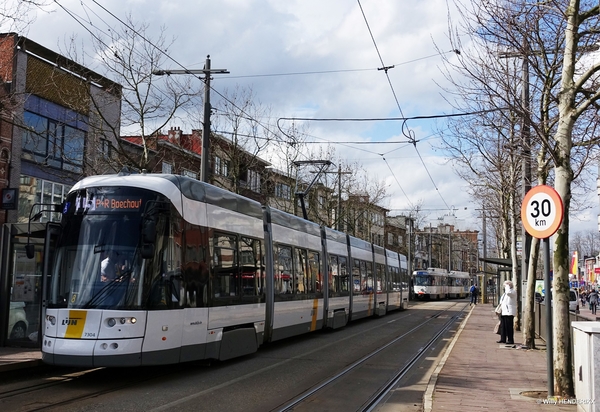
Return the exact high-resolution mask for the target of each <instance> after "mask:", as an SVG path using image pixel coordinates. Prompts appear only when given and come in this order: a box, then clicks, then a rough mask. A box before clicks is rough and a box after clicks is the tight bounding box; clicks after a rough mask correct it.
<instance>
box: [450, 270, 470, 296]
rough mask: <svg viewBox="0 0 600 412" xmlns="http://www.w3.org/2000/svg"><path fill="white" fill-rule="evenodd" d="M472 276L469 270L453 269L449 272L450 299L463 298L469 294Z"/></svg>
mask: <svg viewBox="0 0 600 412" xmlns="http://www.w3.org/2000/svg"><path fill="white" fill-rule="evenodd" d="M470 284H471V276H470V275H469V273H468V272H460V271H457V270H452V271H450V273H449V274H448V297H449V298H450V299H457V298H458V299H462V298H466V297H467V296H468V295H469V285H470Z"/></svg>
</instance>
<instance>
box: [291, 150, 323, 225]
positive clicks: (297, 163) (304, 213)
mask: <svg viewBox="0 0 600 412" xmlns="http://www.w3.org/2000/svg"><path fill="white" fill-rule="evenodd" d="M306 164H309V165H320V166H321V168H320V169H319V170H318V171H317V173H316V174H315V177H314V178H313V180H312V182H310V184H309V185H308V187H307V188H306V189H305V190H304V191H302V192H299V191H297V190H296V196H298V198H300V206H301V207H302V217H304V219H306V220H308V212H307V210H306V204H305V202H304V200H305V197H306V194H307V193H308V192H309V191H310V189H311V188H312V187H313V185H314V184H315V182H316V181H317V179H318V178H319V176H320V175H321V173H323V172H324V171H325V169H327V168H328V167H329V166H330V165H332V164H333V163H332V162H331V161H330V160H297V161H295V162H294V166H296V167H300V166H302V165H306ZM297 188H298V181H296V189H297Z"/></svg>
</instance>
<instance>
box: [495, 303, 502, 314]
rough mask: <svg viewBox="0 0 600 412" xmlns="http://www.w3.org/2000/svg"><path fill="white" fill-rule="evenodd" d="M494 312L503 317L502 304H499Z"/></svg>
mask: <svg viewBox="0 0 600 412" xmlns="http://www.w3.org/2000/svg"><path fill="white" fill-rule="evenodd" d="M494 312H496V313H497V314H498V315H502V303H498V306H496V309H494Z"/></svg>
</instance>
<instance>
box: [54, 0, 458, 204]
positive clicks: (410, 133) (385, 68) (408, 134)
mask: <svg viewBox="0 0 600 412" xmlns="http://www.w3.org/2000/svg"><path fill="white" fill-rule="evenodd" d="M55 2H56V3H57V4H59V6H60V7H61V8H63V9H64V10H65V11H67V12H68V10H67V9H66V7H64V6H62V5H61V4H60V3H59V2H58V0H55ZM93 3H94V4H96V5H97V6H98V7H100V8H101V9H103V10H104V11H105V12H106V13H108V14H109V15H110V16H112V17H113V18H115V19H116V20H117V21H119V22H120V23H121V24H123V25H124V26H125V27H127V28H128V29H129V30H131V31H132V32H134V33H135V34H136V35H137V36H139V37H140V38H141V39H143V40H144V41H145V42H147V43H148V44H149V45H151V46H152V47H155V48H156V49H157V50H159V51H160V52H161V53H163V54H164V55H165V56H166V57H167V58H168V59H169V60H170V61H172V62H174V63H175V64H176V65H177V66H179V67H181V68H183V69H184V70H188V69H187V68H185V66H183V65H182V64H181V63H179V62H178V61H176V60H175V59H174V58H173V57H172V56H170V55H169V54H168V53H166V52H165V51H164V50H162V49H161V48H160V47H158V46H156V45H155V44H154V43H153V42H152V41H150V40H149V39H147V38H146V37H145V36H143V35H142V34H141V33H139V32H138V31H137V30H135V29H134V28H133V27H131V26H130V25H129V24H127V23H126V22H124V21H123V20H122V19H120V18H119V17H118V16H116V15H115V14H114V13H112V12H111V11H110V10H108V9H107V8H106V7H104V6H102V5H101V4H100V3H99V2H98V1H96V0H93ZM358 3H359V6H360V7H361V11H362V12H363V16H364V17H365V22H366V23H367V26H368V21H367V20H366V16H365V14H364V11H363V10H362V5H360V1H359V2H358ZM82 6H83V2H82ZM90 10H91V9H90ZM69 14H70V13H69ZM86 14H87V12H86ZM94 14H95V15H96V16H98V14H97V13H95V12H94ZM70 15H71V14H70ZM71 17H73V18H74V19H75V17H74V16H72V15H71ZM98 17H99V16H98ZM99 18H100V17H99ZM88 19H89V14H88ZM100 19H101V18H100ZM75 20H76V21H77V22H78V23H79V24H80V25H82V26H83V27H84V28H85V29H86V30H87V31H89V32H90V33H91V34H92V35H93V36H94V37H95V38H96V39H98V40H100V39H99V38H98V37H97V36H95V35H94V34H93V33H92V32H91V31H90V30H88V29H87V28H86V27H85V26H84V24H83V23H81V22H80V21H79V20H77V19H75ZM89 20H90V24H91V25H92V27H95V26H94V25H93V23H91V19H89ZM101 20H102V19H101ZM102 21H103V22H104V23H105V24H107V23H106V22H105V21H104V20H102ZM107 26H109V27H110V25H108V24H107ZM369 32H370V34H371V38H372V40H373V44H374V46H375V48H376V50H377V53H378V56H379V60H380V62H381V64H382V67H381V68H377V70H383V71H384V72H385V73H386V77H387V79H388V83H389V85H390V88H391V90H392V93H393V94H394V99H395V100H396V104H397V106H398V109H399V110H400V113H402V110H401V107H400V105H399V102H398V98H397V95H396V93H395V91H394V88H393V85H392V83H391V80H390V78H389V76H388V73H387V71H388V69H390V68H393V67H395V66H396V65H399V64H407V63H409V62H404V63H399V64H396V65H392V66H385V64H384V62H383V58H382V56H381V53H380V52H379V49H378V47H377V43H376V42H375V38H374V36H373V34H372V32H371V30H370V27H369ZM102 43H103V44H105V46H107V47H108V45H106V43H104V42H102ZM108 48H109V47H108ZM109 49H110V48H109ZM437 55H439V54H437ZM432 56H433V55H432ZM432 56H426V57H423V58H419V59H415V60H411V62H412V61H417V60H422V59H425V58H430V57H432ZM365 70H374V69H347V70H338V71H335V70H332V71H313V72H304V73H302V72H295V73H287V74H286V73H279V74H278V73H275V74H265V75H252V76H240V77H253V76H254V77H259V76H260V77H265V76H277V75H306V74H323V73H327V72H331V73H335V72H346V71H365ZM196 77H198V78H200V77H199V76H196ZM229 78H232V76H229ZM200 79H201V78H200ZM211 89H212V90H213V91H214V92H215V93H216V94H217V95H219V96H220V97H221V98H223V99H224V100H226V101H228V102H229V103H230V104H232V105H233V106H234V107H236V108H237V109H238V110H240V111H241V112H242V113H244V114H245V115H247V116H248V117H249V118H251V119H253V121H255V122H256V123H257V124H258V125H260V126H261V127H262V128H263V129H264V130H265V131H266V132H267V133H269V134H270V135H271V136H274V137H275V139H276V140H279V141H282V142H284V143H286V144H293V140H291V141H289V142H288V141H283V140H281V139H280V136H279V135H278V134H277V133H275V132H273V131H272V130H270V128H269V127H268V126H266V125H264V124H263V123H262V122H261V121H260V120H258V119H255V118H253V117H252V116H250V115H249V114H247V113H245V111H244V110H242V109H241V108H239V107H237V105H236V104H235V103H234V102H232V101H231V100H229V99H228V98H227V97H226V96H224V95H223V94H222V93H220V92H219V91H218V90H216V89H214V88H213V87H211ZM449 116H452V115H449ZM447 117H448V116H447ZM419 118H423V119H426V118H435V116H433V117H432V116H420V117H419ZM415 119H417V118H415ZM298 120H300V119H299V118H298ZM311 120H312V119H311ZM332 120H333V119H332ZM342 121H343V120H342ZM405 128H406V120H403V134H404V135H405V136H406V137H407V138H408V139H409V142H410V143H412V144H413V145H415V146H416V143H417V140H416V139H415V137H414V132H413V131H412V130H410V129H408V132H406V131H405V130H404V129H405ZM280 131H281V128H280ZM284 134H285V133H284ZM286 136H287V135H286ZM332 143H336V142H332ZM402 143H406V142H402ZM341 144H344V143H341ZM349 144H360V143H349ZM349 147H352V146H349ZM354 149H356V148H354ZM398 149H399V148H397V149H394V150H398ZM359 150H360V149H359ZM394 150H393V151H394ZM367 152H369V153H373V154H377V155H380V156H383V154H382V153H374V152H371V151H367ZM388 153H389V152H388ZM299 154H300V155H301V156H303V157H306V155H304V154H303V153H302V152H299ZM418 154H419V158H420V159H421V161H422V156H421V155H420V153H418ZM424 166H425V165H424ZM425 167H426V166H425ZM427 172H428V175H429V176H430V178H431V175H430V173H429V171H427ZM432 182H433V179H432ZM433 183H434V186H435V182H433ZM436 190H437V187H436ZM438 193H439V191H438Z"/></svg>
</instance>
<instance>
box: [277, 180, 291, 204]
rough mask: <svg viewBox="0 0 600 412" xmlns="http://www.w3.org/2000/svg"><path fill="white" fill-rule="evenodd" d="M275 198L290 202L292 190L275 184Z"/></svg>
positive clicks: (281, 184)
mask: <svg viewBox="0 0 600 412" xmlns="http://www.w3.org/2000/svg"><path fill="white" fill-rule="evenodd" d="M275 197H278V198H280V199H285V200H290V199H291V198H292V189H291V188H290V186H289V185H286V184H285V183H277V184H276V185H275Z"/></svg>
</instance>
